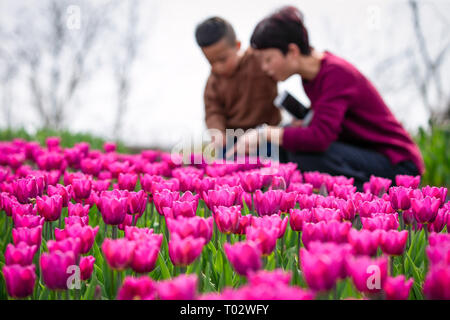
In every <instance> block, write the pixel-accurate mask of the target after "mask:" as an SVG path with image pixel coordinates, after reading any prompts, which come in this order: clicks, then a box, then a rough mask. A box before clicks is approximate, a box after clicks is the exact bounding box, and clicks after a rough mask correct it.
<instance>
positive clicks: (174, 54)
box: [0, 0, 450, 186]
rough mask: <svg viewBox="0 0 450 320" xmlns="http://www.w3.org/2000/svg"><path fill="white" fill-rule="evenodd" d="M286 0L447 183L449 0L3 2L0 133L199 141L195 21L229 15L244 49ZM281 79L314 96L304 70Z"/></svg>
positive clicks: (431, 178) (200, 68)
mask: <svg viewBox="0 0 450 320" xmlns="http://www.w3.org/2000/svg"><path fill="white" fill-rule="evenodd" d="M285 4H291V5H294V6H296V7H298V8H299V9H300V10H301V11H303V13H304V16H305V24H306V26H307V28H308V31H309V34H310V40H311V44H312V45H313V46H314V47H315V48H317V49H319V50H329V51H331V52H333V53H335V54H337V55H340V56H342V57H343V58H345V59H347V60H348V61H350V62H351V63H353V64H354V65H355V66H356V67H357V68H359V69H360V70H361V71H362V72H363V73H364V74H365V75H366V76H367V77H368V78H369V79H370V80H371V81H372V82H373V83H374V84H375V86H376V87H377V89H378V90H379V91H380V93H381V94H382V96H383V98H384V99H385V101H386V102H387V104H388V105H389V106H390V108H391V109H392V111H393V112H394V114H395V115H396V116H397V118H398V119H399V120H400V121H401V122H402V123H403V125H404V126H405V128H406V129H407V130H408V131H409V132H410V133H411V135H412V136H413V137H414V138H415V139H416V141H417V142H418V143H419V145H420V147H421V149H422V152H423V155H424V158H425V162H426V165H427V173H426V176H425V177H424V182H425V183H427V182H428V183H433V184H436V185H447V186H448V185H450V148H449V147H450V129H449V126H450V125H449V122H450V121H449V119H450V72H449V71H450V34H449V32H448V31H449V30H450V1H448V0H434V1H433V0H422V1H420V0H417V1H413V0H384V1H381V0H379V1H376V0H370V1H369V0H345V1H343V0H322V1H317V0H315V1H313V0H302V1H290V2H289V3H281V2H279V1H277V0H258V1H256V0H247V1H237V0H227V1H224V0H221V1H218V0H194V1H182V0H164V1H162V0H158V1H157V0H122V1H104V0H90V1H84V0H79V1H76V0H71V1H66V0H40V1H31V0H0V139H2V140H10V139H12V138H15V137H20V138H24V139H28V140H31V139H37V140H39V141H43V140H44V139H45V137H47V136H49V135H60V136H62V137H63V144H67V145H70V144H73V143H74V142H76V141H78V140H85V141H90V142H92V143H93V144H94V145H98V146H101V143H102V142H103V141H106V140H109V141H117V142H119V143H120V146H121V148H122V150H126V151H130V152H133V150H139V149H143V148H146V149H148V148H156V149H162V150H170V149H171V148H172V146H173V145H174V144H176V143H178V142H180V140H181V139H182V138H185V137H191V138H192V139H194V140H195V139H201V138H202V133H203V132H204V130H205V124H204V106H203V89H204V86H205V83H206V79H207V77H208V75H209V65H208V63H207V60H206V59H205V58H204V56H203V55H202V52H201V50H200V49H199V48H198V46H197V44H196V42H195V38H194V30H195V27H196V25H197V24H198V23H199V22H201V21H202V20H204V19H206V18H208V17H210V16H213V15H219V16H222V17H223V18H225V19H227V20H229V21H230V22H231V24H232V25H233V27H234V28H235V31H236V33H237V36H238V38H239V39H240V40H241V41H242V47H243V48H244V49H245V48H247V47H248V45H249V39H250V36H251V33H252V31H253V28H254V27H255V26H256V24H257V23H258V21H260V20H261V19H262V18H263V17H264V16H266V15H268V14H269V13H270V12H272V11H273V10H274V9H277V8H279V7H280V6H282V5H285ZM279 89H287V90H289V91H290V92H291V93H292V94H293V95H294V96H296V97H297V98H298V99H299V100H300V101H302V102H303V103H305V104H307V105H308V104H309V101H308V98H307V97H306V95H305V93H304V92H303V89H302V87H301V82H300V78H299V77H291V78H290V79H289V80H287V81H285V82H283V83H280V84H279ZM283 118H284V121H286V122H288V121H289V120H290V119H289V116H288V115H287V114H284V115H283Z"/></svg>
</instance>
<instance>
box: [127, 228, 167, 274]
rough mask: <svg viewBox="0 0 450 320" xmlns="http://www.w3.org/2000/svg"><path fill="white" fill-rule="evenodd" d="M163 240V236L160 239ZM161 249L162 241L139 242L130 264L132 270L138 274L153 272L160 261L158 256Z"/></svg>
mask: <svg viewBox="0 0 450 320" xmlns="http://www.w3.org/2000/svg"><path fill="white" fill-rule="evenodd" d="M160 239H161V240H162V235H161V237H160ZM160 247H161V241H159V243H158V242H156V241H145V240H143V241H138V242H137V243H136V249H135V250H134V254H133V258H132V260H131V263H130V267H131V269H133V270H134V271H135V272H137V273H148V272H151V271H152V270H153V269H154V268H155V265H156V260H158V254H159V250H160Z"/></svg>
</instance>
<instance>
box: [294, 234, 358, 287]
mask: <svg viewBox="0 0 450 320" xmlns="http://www.w3.org/2000/svg"><path fill="white" fill-rule="evenodd" d="M308 252H309V253H311V254H314V255H318V256H328V258H329V259H331V260H333V261H334V268H335V269H336V272H337V276H338V277H339V278H341V279H345V278H346V277H347V269H346V258H347V257H348V256H350V255H351V254H352V246H351V245H350V244H348V243H334V242H320V241H313V242H311V243H310V244H309V246H308ZM300 261H301V259H300Z"/></svg>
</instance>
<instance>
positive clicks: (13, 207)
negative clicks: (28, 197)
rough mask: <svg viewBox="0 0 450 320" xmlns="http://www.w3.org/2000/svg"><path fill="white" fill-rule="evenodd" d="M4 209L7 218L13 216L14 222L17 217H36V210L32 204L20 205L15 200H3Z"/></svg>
mask: <svg viewBox="0 0 450 320" xmlns="http://www.w3.org/2000/svg"><path fill="white" fill-rule="evenodd" d="M3 209H4V210H5V212H6V215H7V216H12V217H13V220H14V218H15V216H25V215H27V216H36V214H37V211H36V208H35V207H33V205H32V204H20V203H19V202H17V201H16V200H15V199H14V198H9V197H4V198H3Z"/></svg>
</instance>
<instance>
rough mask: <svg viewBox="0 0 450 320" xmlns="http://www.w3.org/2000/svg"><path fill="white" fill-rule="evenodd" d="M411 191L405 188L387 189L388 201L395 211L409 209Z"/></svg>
mask: <svg viewBox="0 0 450 320" xmlns="http://www.w3.org/2000/svg"><path fill="white" fill-rule="evenodd" d="M410 191H411V189H408V188H405V187H392V188H390V189H389V199H390V202H391V206H392V208H394V209H395V210H408V209H409V208H410V207H411V199H410V195H409V193H410Z"/></svg>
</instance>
